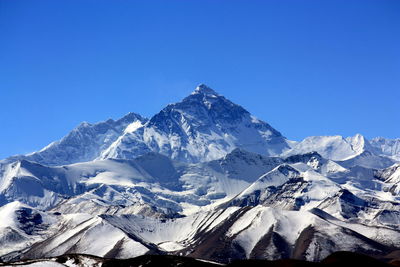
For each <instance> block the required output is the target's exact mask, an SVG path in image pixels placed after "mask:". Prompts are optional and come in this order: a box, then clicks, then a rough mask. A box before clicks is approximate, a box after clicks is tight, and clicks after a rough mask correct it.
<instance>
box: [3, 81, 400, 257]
mask: <svg viewBox="0 0 400 267" xmlns="http://www.w3.org/2000/svg"><path fill="white" fill-rule="evenodd" d="M399 183H400V139H385V138H381V137H380V138H374V139H372V140H367V139H366V138H365V137H363V136H362V135H360V134H357V135H355V136H353V137H342V136H312V137H307V138H305V139H304V140H303V141H301V142H296V141H291V140H288V139H286V138H285V137H284V136H283V135H282V134H281V133H280V132H279V131H277V130H275V129H274V128H273V127H272V126H270V125H269V124H268V123H266V122H264V121H262V120H260V119H257V118H256V117H254V116H253V115H251V114H250V113H249V112H248V111H246V110H245V109H244V108H243V107H241V106H239V105H237V104H234V103H232V102H231V101H229V100H228V99H226V98H225V97H223V96H221V95H219V94H218V93H216V92H215V91H214V90H212V89H211V88H209V87H207V86H205V85H199V86H198V87H197V88H196V89H195V91H194V92H193V93H191V94H190V95H189V96H187V97H186V98H184V99H183V100H182V101H181V102H179V103H175V104H170V105H168V106H166V107H165V108H164V109H162V110H161V111H160V112H159V113H157V114H156V115H154V116H153V117H152V118H150V119H146V118H144V117H142V116H140V115H138V114H135V113H129V114H127V115H126V116H124V117H123V118H121V119H119V120H116V121H114V120H111V119H110V120H107V121H104V122H100V123H96V124H90V123H86V122H84V123H82V124H80V125H79V126H78V127H77V128H75V129H74V130H72V131H71V132H70V133H69V134H67V135H66V136H65V137H64V138H62V139H61V140H59V141H56V142H53V143H51V144H50V145H48V146H46V147H45V148H43V149H42V150H40V151H38V152H34V153H31V154H28V155H16V156H11V157H9V158H6V159H4V160H1V161H0V218H1V220H0V257H1V259H2V260H4V261H9V260H24V259H37V258H46V257H56V256H60V255H63V254H74V253H77V254H90V255H94V256H99V257H105V258H116V259H127V258H132V257H136V256H140V255H144V254H153V255H165V254H171V255H181V256H182V255H183V256H189V257H193V258H197V259H202V260H209V261H213V262H219V263H229V262H231V261H233V260H235V259H269V260H275V259H282V258H293V259H302V260H309V261H320V260H322V259H324V258H326V257H327V256H328V255H330V254H331V253H333V252H336V251H343V250H344V251H352V252H359V253H364V254H369V255H372V256H377V257H378V256H379V257H381V256H383V255H387V254H389V253H397V251H398V250H400V228H399V226H400V198H399V191H400V187H399V186H398V185H399Z"/></svg>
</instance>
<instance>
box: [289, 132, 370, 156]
mask: <svg viewBox="0 0 400 267" xmlns="http://www.w3.org/2000/svg"><path fill="white" fill-rule="evenodd" d="M370 147H371V146H370V144H369V143H368V141H367V140H366V139H365V138H364V137H363V136H362V135H360V134H357V135H355V136H353V137H347V138H343V137H342V136H340V135H336V136H311V137H307V138H305V139H304V140H303V141H301V142H299V143H297V144H295V145H294V146H293V148H292V149H291V150H289V151H287V152H285V153H284V155H286V156H289V155H295V154H305V153H309V152H313V151H316V152H318V153H319V154H320V155H321V156H322V157H324V158H327V159H332V160H346V159H349V158H352V157H354V156H357V155H360V154H361V153H362V152H364V151H365V150H366V149H368V148H370Z"/></svg>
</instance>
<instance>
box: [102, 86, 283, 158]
mask: <svg viewBox="0 0 400 267" xmlns="http://www.w3.org/2000/svg"><path fill="white" fill-rule="evenodd" d="M235 148H243V149H245V150H247V151H250V152H255V153H259V154H263V155H277V154H280V153H282V152H283V151H285V150H287V149H289V144H288V141H287V140H286V138H285V137H283V136H282V135H281V133H279V132H278V131H277V130H275V129H274V128H272V127H271V126H270V125H269V124H267V123H266V122H263V121H261V120H258V119H257V118H255V117H254V116H252V115H251V114H250V113H249V112H248V111H247V110H245V109H244V108H242V107H241V106H239V105H237V104H234V103H232V102H231V101H229V100H228V99H226V98H225V97H223V96H221V95H219V94H218V93H216V92H215V91H214V90H213V89H211V88H209V87H207V86H206V85H204V84H201V85H199V86H198V87H197V88H196V89H195V91H194V92H193V93H192V94H190V95H189V96H187V97H186V98H184V99H183V100H182V101H181V102H178V103H175V104H170V105H168V106H166V107H165V108H164V109H162V110H161V111H160V112H159V113H157V114H156V115H154V116H153V117H152V118H151V119H150V120H149V121H148V122H147V123H146V124H145V125H144V126H143V127H141V128H138V129H137V130H136V131H134V132H129V133H125V134H124V135H123V136H121V138H119V139H118V140H117V141H116V142H114V143H113V144H112V145H111V146H110V147H109V148H108V149H107V150H105V151H104V153H102V156H101V159H106V158H123V159H130V158H134V157H136V156H139V155H140V154H143V153H145V152H150V151H153V152H158V153H161V154H164V155H166V156H168V157H170V158H172V159H174V160H179V161H184V162H198V161H207V160H213V159H217V158H221V157H223V156H225V155H226V154H227V153H229V152H230V151H232V150H233V149H235Z"/></svg>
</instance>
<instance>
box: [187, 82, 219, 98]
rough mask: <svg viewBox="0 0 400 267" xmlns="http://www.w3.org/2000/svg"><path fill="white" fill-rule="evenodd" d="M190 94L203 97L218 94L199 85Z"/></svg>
mask: <svg viewBox="0 0 400 267" xmlns="http://www.w3.org/2000/svg"><path fill="white" fill-rule="evenodd" d="M192 94H203V95H214V96H217V95H218V93H217V92H215V91H214V90H213V89H211V88H210V87H208V86H207V85H205V84H203V83H202V84H199V85H198V86H197V87H196V89H195V90H194V92H193V93H192Z"/></svg>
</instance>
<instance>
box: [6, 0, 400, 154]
mask: <svg viewBox="0 0 400 267" xmlns="http://www.w3.org/2000/svg"><path fill="white" fill-rule="evenodd" d="M399 14H400V1H396V0H392V1H386V0H375V1H370V0H359V1H353V0H343V1H342V0H334V1H333V0H326V1H320V0H318V1H312V0H302V1H298V0H293V1H285V0H283V1H282V0H277V1H266V0H263V1H256V0H254V1H245V0H243V1H235V0H230V1H223V0H201V1H196V0H191V1H183V0H180V1H174V0H169V1H165V0H160V1H152V0H150V1H133V0H132V1H125V0H124V1H122V0H113V1H111V0H109V1H103V0H92V1H89V0H80V1H70V0H58V1H53V0H42V1H30V0H26V1H24V0H19V1H14V0H0V100H1V102H0V103H1V104H0V115H1V116H0V125H1V130H0V158H4V157H6V156H9V155H12V154H18V153H27V152H31V151H34V150H38V149H40V148H42V147H43V146H45V145H47V144H48V143H50V142H51V141H54V140H57V139H60V138H61V137H62V136H64V135H65V134H67V133H68V132H69V131H70V130H71V129H72V128H74V127H75V126H77V125H78V124H79V123H80V122H81V121H88V122H97V121H102V120H106V119H107V118H114V119H116V118H119V117H121V116H123V115H124V114H126V113H128V112H130V111H132V112H136V113H139V114H142V115H144V116H147V117H150V116H152V115H153V114H155V113H156V112H158V111H159V110H160V109H161V108H163V107H164V106H165V105H166V104H168V103H171V102H176V101H179V100H180V99H182V98H183V97H185V96H186V95H188V94H189V93H190V92H191V91H193V90H194V88H195V87H196V85H197V84H199V83H205V84H207V85H209V86H210V87H212V88H213V89H215V90H216V91H217V92H219V93H220V94H222V95H224V96H226V97H227V98H228V99H230V100H232V101H233V102H235V103H238V104H240V105H242V106H243V107H245V108H246V109H247V110H249V111H250V112H251V113H253V114H254V115H256V116H257V117H258V118H260V119H262V120H265V121H267V122H268V123H270V124H271V125H272V126H273V127H275V128H276V129H277V130H279V131H281V132H282V134H283V135H285V136H286V137H288V138H289V139H293V140H301V139H302V138H304V137H306V136H310V135H335V134H340V135H345V136H349V135H354V134H356V133H361V134H364V135H365V136H366V137H368V138H371V137H375V136H383V137H388V138H395V137H400V111H399V106H400V105H399V100H400V16H399Z"/></svg>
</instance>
